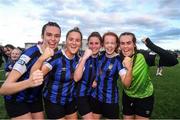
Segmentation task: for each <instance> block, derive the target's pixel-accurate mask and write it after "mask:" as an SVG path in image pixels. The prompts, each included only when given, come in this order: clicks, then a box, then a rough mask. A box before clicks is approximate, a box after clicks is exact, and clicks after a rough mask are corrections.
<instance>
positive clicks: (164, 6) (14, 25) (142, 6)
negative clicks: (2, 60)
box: [0, 0, 180, 49]
mask: <svg viewBox="0 0 180 120" xmlns="http://www.w3.org/2000/svg"><path fill="white" fill-rule="evenodd" d="M179 5H180V0H0V34H1V35H0V44H2V45H5V44H7V43H11V44H13V45H15V46H16V47H17V46H20V47H24V43H25V42H37V41H41V36H40V35H41V29H42V26H43V25H44V24H45V23H47V22H48V21H55V22H57V23H58V24H59V25H60V26H61V28H62V37H61V41H63V40H64V39H65V35H66V33H67V31H68V30H70V29H71V28H73V27H74V26H78V27H79V28H80V30H81V31H82V33H83V38H85V39H86V38H87V36H88V35H89V34H90V33H91V32H93V31H99V32H100V33H101V35H103V34H104V33H105V32H107V31H113V32H115V33H117V34H118V36H119V35H120V34H121V33H122V32H126V31H128V32H133V33H135V35H136V37H137V39H138V41H139V42H138V43H139V44H138V48H143V49H144V48H146V47H145V46H144V45H143V44H141V42H140V39H141V38H142V36H148V37H150V38H151V40H152V41H153V42H154V43H155V44H157V45H159V46H161V47H164V48H166V49H180V47H179V46H180V9H179Z"/></svg>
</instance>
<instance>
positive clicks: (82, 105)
mask: <svg viewBox="0 0 180 120" xmlns="http://www.w3.org/2000/svg"><path fill="white" fill-rule="evenodd" d="M77 107H78V112H79V114H80V115H81V116H84V115H86V114H88V113H90V112H92V108H91V96H83V97H78V98H77Z"/></svg>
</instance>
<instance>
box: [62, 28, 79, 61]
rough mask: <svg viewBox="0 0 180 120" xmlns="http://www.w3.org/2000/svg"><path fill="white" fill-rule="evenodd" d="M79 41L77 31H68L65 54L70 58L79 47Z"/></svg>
mask: <svg viewBox="0 0 180 120" xmlns="http://www.w3.org/2000/svg"><path fill="white" fill-rule="evenodd" d="M81 42H82V40H81V35H80V33H79V32H75V31H72V32H70V33H69V34H68V36H67V39H66V50H65V53H66V55H67V56H68V57H70V58H71V57H73V56H74V55H75V54H76V53H77V52H78V50H79V48H80V47H81Z"/></svg>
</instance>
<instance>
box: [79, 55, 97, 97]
mask: <svg viewBox="0 0 180 120" xmlns="http://www.w3.org/2000/svg"><path fill="white" fill-rule="evenodd" d="M98 59H99V56H97V57H91V56H90V57H89V58H88V59H87V61H86V63H85V67H84V71H83V76H82V78H81V80H80V81H79V82H78V83H77V96H89V95H90V94H91V91H92V82H93V81H94V80H95V77H96V72H97V66H98Z"/></svg>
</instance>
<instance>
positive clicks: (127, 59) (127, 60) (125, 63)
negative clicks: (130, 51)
mask: <svg viewBox="0 0 180 120" xmlns="http://www.w3.org/2000/svg"><path fill="white" fill-rule="evenodd" d="M122 64H123V66H124V67H125V68H126V69H127V70H130V69H132V66H133V59H132V58H130V57H125V58H124V60H123V62H122Z"/></svg>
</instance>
